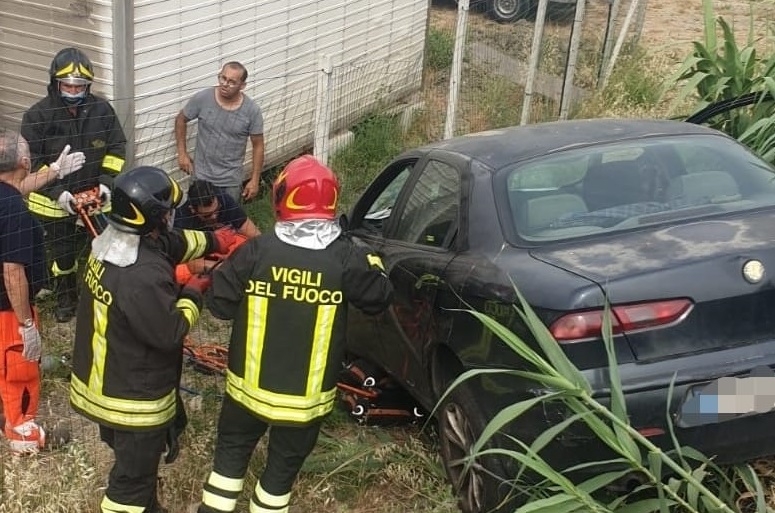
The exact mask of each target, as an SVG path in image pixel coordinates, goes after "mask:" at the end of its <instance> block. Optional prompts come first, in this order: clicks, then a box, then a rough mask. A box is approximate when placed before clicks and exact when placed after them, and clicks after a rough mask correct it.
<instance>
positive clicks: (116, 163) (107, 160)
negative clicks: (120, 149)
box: [102, 155, 124, 173]
mask: <svg viewBox="0 0 775 513" xmlns="http://www.w3.org/2000/svg"><path fill="white" fill-rule="evenodd" d="M102 167H104V168H105V169H107V170H109V171H112V172H114V173H120V172H121V168H122V167H124V159H122V158H121V157H116V156H115V155H105V157H103V159H102Z"/></svg>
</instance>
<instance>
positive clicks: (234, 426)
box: [198, 155, 393, 513]
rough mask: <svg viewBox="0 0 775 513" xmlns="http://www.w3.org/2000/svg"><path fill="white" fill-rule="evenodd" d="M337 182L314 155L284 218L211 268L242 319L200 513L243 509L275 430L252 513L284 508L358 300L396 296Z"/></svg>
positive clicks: (328, 399) (292, 183)
mask: <svg viewBox="0 0 775 513" xmlns="http://www.w3.org/2000/svg"><path fill="white" fill-rule="evenodd" d="M338 196H339V182H338V180H337V178H336V176H335V175H334V173H333V172H332V171H331V170H330V169H328V168H327V167H326V166H324V165H322V164H321V163H319V162H318V161H317V160H316V159H315V158H314V157H312V156H309V155H305V156H302V157H299V158H297V159H295V160H293V161H291V162H290V163H289V164H288V166H287V167H286V168H285V169H284V170H283V171H282V172H281V173H280V175H279V176H278V177H277V179H276V180H275V182H274V184H273V188H272V201H273V204H274V210H275V217H276V221H277V222H276V223H275V225H274V229H273V230H270V231H269V232H265V233H264V234H263V235H262V236H261V237H258V238H254V239H250V240H248V241H247V242H245V243H244V244H243V245H242V246H240V247H239V248H237V249H236V250H235V251H234V253H233V254H232V255H231V256H230V257H229V258H227V259H226V260H225V261H224V262H223V263H222V264H221V265H220V266H219V267H217V268H216V269H215V271H214V272H213V281H212V286H211V288H210V289H208V291H207V293H206V303H207V306H208V308H209V309H210V310H211V312H212V314H213V315H215V316H216V317H218V318H221V319H232V320H233V324H232V332H231V340H230V346H229V368H228V371H227V377H226V393H225V396H224V399H223V403H222V406H221V412H220V418H219V421H218V435H217V441H216V447H215V456H214V463H213V469H212V471H211V473H210V475H209V477H208V478H207V481H206V482H205V484H204V490H203V493H202V502H201V504H200V505H199V507H198V512H199V513H223V512H230V511H234V509H235V506H236V503H237V496H238V495H239V493H240V492H241V490H242V486H243V484H244V480H245V473H246V471H247V468H248V463H249V461H250V458H251V455H252V453H253V450H254V449H255V447H256V444H257V443H258V440H259V439H260V438H261V436H262V435H263V434H264V433H265V432H266V430H267V429H268V428H269V427H270V426H271V430H270V434H269V452H268V456H267V461H266V467H265V469H264V472H263V474H262V475H261V477H260V479H259V481H258V483H257V484H256V487H255V490H254V492H253V494H252V495H251V499H250V511H251V513H269V512H271V513H286V512H287V511H288V504H289V501H290V492H291V487H292V485H293V482H294V481H295V479H296V476H297V474H298V472H299V469H300V468H301V466H302V463H303V462H304V460H305V459H306V458H307V456H308V455H309V453H310V452H311V451H312V449H313V448H314V446H315V443H316V441H317V438H318V433H319V431H320V426H321V423H322V422H323V419H324V418H325V416H326V415H327V414H328V413H329V412H331V410H332V409H333V407H334V400H335V395H336V388H335V387H336V379H337V375H338V373H339V370H340V368H341V363H342V360H343V357H344V342H345V341H344V336H345V325H346V322H347V308H348V303H350V304H352V305H353V306H355V307H357V308H359V309H362V310H363V311H365V312H367V313H372V314H376V313H379V312H381V311H383V310H384V309H385V308H386V307H387V306H388V305H389V304H390V301H391V298H392V293H393V289H392V287H391V284H390V281H389V280H388V277H387V275H386V273H385V271H384V268H383V265H382V261H381V260H380V258H379V256H377V255H376V254H374V253H373V252H371V251H369V249H368V248H366V247H365V245H362V244H356V243H355V242H354V241H353V240H352V239H350V238H348V237H347V236H345V235H343V234H342V230H341V228H340V225H339V223H338V222H337V221H336V220H335V213H336V205H337V198H338Z"/></svg>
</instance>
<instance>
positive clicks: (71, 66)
mask: <svg viewBox="0 0 775 513" xmlns="http://www.w3.org/2000/svg"><path fill="white" fill-rule="evenodd" d="M73 71H75V63H74V62H70V63H68V64H67V65H66V66H63V67H61V68H59V69H58V70H57V72H56V73H54V76H55V77H61V76H62V75H67V74H68V73H72V72H73Z"/></svg>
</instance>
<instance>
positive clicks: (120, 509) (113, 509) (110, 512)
mask: <svg viewBox="0 0 775 513" xmlns="http://www.w3.org/2000/svg"><path fill="white" fill-rule="evenodd" d="M100 511H102V513H143V511H145V506H132V505H130V504H119V503H118V502H115V501H112V500H110V499H109V498H108V496H107V495H105V496H104V497H103V498H102V502H101V503H100Z"/></svg>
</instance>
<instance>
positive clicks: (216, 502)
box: [202, 490, 237, 511]
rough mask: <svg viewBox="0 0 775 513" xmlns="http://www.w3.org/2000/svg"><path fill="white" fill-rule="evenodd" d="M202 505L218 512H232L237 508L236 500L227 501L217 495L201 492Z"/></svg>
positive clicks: (205, 491)
mask: <svg viewBox="0 0 775 513" xmlns="http://www.w3.org/2000/svg"><path fill="white" fill-rule="evenodd" d="M202 504H203V505H205V506H209V507H211V508H213V509H217V510H218V511H234V509H235V508H236V507H237V499H228V498H226V497H221V496H220V495H218V494H217V493H212V492H208V491H207V490H202Z"/></svg>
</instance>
